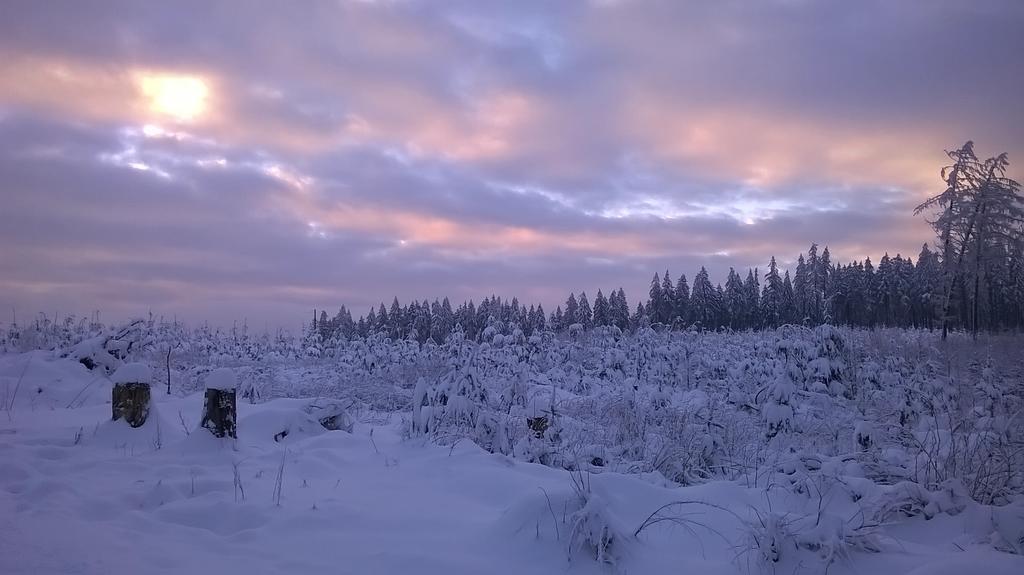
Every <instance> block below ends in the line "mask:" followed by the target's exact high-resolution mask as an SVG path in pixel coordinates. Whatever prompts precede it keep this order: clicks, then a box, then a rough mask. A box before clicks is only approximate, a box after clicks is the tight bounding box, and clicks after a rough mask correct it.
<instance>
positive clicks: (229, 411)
mask: <svg viewBox="0 0 1024 575" xmlns="http://www.w3.org/2000/svg"><path fill="white" fill-rule="evenodd" d="M237 388H238V380H237V379H236V378H235V372H234V371H232V370H230V369H228V368H226V367H222V368H219V369H215V370H213V371H211V372H210V375H208V376H207V377H206V403H205V404H204V405H203V421H202V423H201V424H200V425H202V427H204V428H206V429H208V430H210V433H212V434H213V435H214V436H215V437H230V438H232V439H234V438H235V421H236V417H235V414H236V413H237V410H236V405H235V394H236V390H237Z"/></svg>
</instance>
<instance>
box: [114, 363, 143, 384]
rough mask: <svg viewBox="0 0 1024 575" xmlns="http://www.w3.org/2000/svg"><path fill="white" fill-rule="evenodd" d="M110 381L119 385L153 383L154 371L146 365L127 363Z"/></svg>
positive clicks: (118, 369)
mask: <svg viewBox="0 0 1024 575" xmlns="http://www.w3.org/2000/svg"><path fill="white" fill-rule="evenodd" d="M110 381H111V382H113V383H115V384H117V383H153V370H152V369H151V368H150V367H149V366H148V365H146V364H145V363H139V362H135V363H126V364H124V365H122V366H121V367H119V368H117V371H115V372H114V375H112V376H110Z"/></svg>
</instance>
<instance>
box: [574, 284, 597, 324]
mask: <svg viewBox="0 0 1024 575" xmlns="http://www.w3.org/2000/svg"><path fill="white" fill-rule="evenodd" d="M576 323H578V324H581V325H582V326H583V329H590V328H592V327H594V314H593V312H592V311H591V309H590V302H589V301H588V300H587V292H580V299H579V303H578V305H577V307H576Z"/></svg>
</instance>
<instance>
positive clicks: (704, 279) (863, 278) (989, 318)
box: [305, 141, 1024, 343]
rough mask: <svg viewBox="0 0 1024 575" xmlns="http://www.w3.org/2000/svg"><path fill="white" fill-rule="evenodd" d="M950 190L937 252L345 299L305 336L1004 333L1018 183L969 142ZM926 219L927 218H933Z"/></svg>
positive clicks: (804, 258)
mask: <svg viewBox="0 0 1024 575" xmlns="http://www.w3.org/2000/svg"><path fill="white" fill-rule="evenodd" d="M946 153H947V155H948V156H949V158H950V159H951V161H952V163H951V164H950V165H948V166H945V167H944V168H943V169H942V171H941V175H942V179H943V182H944V183H945V189H944V190H943V191H942V192H941V193H939V194H937V195H936V196H934V197H932V198H929V199H928V200H927V201H925V202H924V203H922V204H921V205H920V206H918V207H917V209H916V210H915V212H914V213H915V215H916V214H922V213H924V214H928V215H929V216H930V218H929V219H928V222H929V224H930V225H931V226H932V227H933V228H934V229H935V232H936V236H937V238H936V249H934V250H933V249H932V248H930V247H929V246H928V244H925V245H924V246H923V247H922V249H921V252H920V253H919V254H918V257H917V261H916V262H914V261H913V260H912V259H911V258H909V257H903V256H902V255H901V254H896V256H895V257H890V256H889V255H888V254H885V255H884V256H882V258H881V259H880V260H879V261H878V264H877V266H876V265H875V264H874V263H873V262H872V261H871V259H870V258H867V259H865V260H864V261H853V262H850V263H847V264H833V263H832V262H831V256H830V254H829V251H828V247H827V246H826V247H825V249H824V250H823V251H822V252H821V253H820V254H819V253H818V246H817V244H812V245H811V246H810V249H809V250H808V251H807V252H806V254H800V255H799V257H798V258H797V261H796V269H795V270H794V273H793V274H792V276H791V275H790V271H789V270H788V269H787V270H785V271H781V270H780V269H779V266H778V264H777V263H776V260H775V258H774V257H772V258H771V260H770V262H769V264H768V267H767V270H766V271H765V274H764V277H763V280H762V278H761V275H760V270H759V269H758V268H753V269H748V270H746V275H745V276H741V275H740V274H739V273H737V272H736V270H735V269H733V268H730V269H729V273H728V276H727V278H726V281H725V285H724V286H723V285H722V284H721V283H719V284H712V282H711V280H710V278H709V276H708V272H707V269H705V268H704V267H701V269H700V271H699V272H697V274H696V275H694V276H693V282H692V286H691V285H690V282H689V281H688V279H687V276H686V275H685V274H683V275H681V276H679V278H678V279H677V280H675V281H673V280H672V276H671V274H670V273H669V272H668V270H666V271H665V273H664V274H663V275H660V276H659V274H657V273H655V274H654V277H653V279H652V280H651V285H650V289H649V290H648V293H647V298H646V300H645V301H640V302H638V303H637V304H636V307H635V308H631V307H630V305H629V303H628V301H627V299H626V293H625V291H624V290H623V289H622V288H621V287H620V288H618V289H614V290H612V291H611V292H610V293H609V295H608V296H605V294H604V292H603V291H602V290H600V289H599V290H598V291H597V295H596V296H595V297H594V300H593V303H591V301H590V298H589V297H588V296H587V293H586V292H581V293H580V294H578V295H577V294H575V293H570V294H569V297H568V298H567V299H566V301H565V304H564V306H563V305H559V306H557V307H556V309H555V310H554V311H551V312H550V313H546V312H545V310H544V307H543V306H542V305H539V304H537V305H530V306H529V307H527V306H525V305H523V304H521V303H520V302H519V300H518V299H517V298H512V299H504V300H503V299H502V298H500V297H497V296H493V295H492V296H491V297H489V298H485V299H484V300H483V301H481V302H480V303H479V304H476V303H474V302H473V301H472V300H470V301H468V302H463V303H462V304H460V305H459V306H458V307H453V306H452V305H451V303H450V301H449V300H448V298H443V299H441V300H438V299H435V300H434V301H433V302H430V301H428V300H424V301H422V302H420V301H416V300H413V301H412V302H410V303H408V304H406V305H402V304H400V303H399V301H398V298H395V299H394V300H393V301H392V303H391V306H390V308H387V307H385V306H384V304H383V303H381V304H380V305H379V306H378V307H377V309H372V308H371V309H370V310H369V312H368V313H366V314H365V315H363V316H360V317H359V318H358V319H353V316H352V314H351V312H350V310H348V309H347V308H345V306H342V307H341V309H340V310H339V311H338V313H337V314H335V315H334V316H333V317H328V315H327V312H326V311H321V312H320V314H319V316H318V315H317V314H316V311H314V314H313V320H312V322H310V323H309V324H307V327H306V329H305V336H306V337H316V338H317V339H320V340H321V341H327V340H330V339H332V338H339V337H343V338H346V339H347V338H352V337H357V336H359V337H366V336H369V335H371V334H375V333H384V334H386V335H387V336H388V337H391V338H392V339H406V338H411V339H416V340H418V341H420V342H421V343H423V342H426V341H427V340H428V339H432V340H434V341H435V342H438V343H440V342H443V341H444V340H445V338H447V336H448V335H449V334H450V333H451V332H452V331H453V330H456V329H461V330H462V331H463V333H464V334H465V336H466V337H469V338H471V339H477V338H478V337H479V336H480V335H481V334H483V333H484V332H485V331H486V330H488V328H490V330H489V333H503V334H512V333H515V332H516V330H518V331H521V332H522V334H523V335H524V336H527V337H528V336H530V335H532V334H534V333H536V332H542V331H552V332H563V331H568V330H588V329H592V328H595V327H614V328H617V329H619V330H622V331H630V330H635V329H637V328H639V327H647V326H653V327H659V326H661V327H664V328H671V329H690V328H694V329H712V330H717V329H732V330H746V329H755V330H756V329H771V328H775V327H778V326H780V325H783V324H805V325H818V324H822V323H833V324H839V325H849V326H856V327H868V328H872V327H878V326H885V327H914V328H927V329H935V328H941V329H942V330H943V335H945V333H946V332H948V330H950V329H965V330H971V331H972V332H973V333H975V334H976V333H977V332H978V331H979V330H1009V329H1020V328H1021V327H1024V198H1022V196H1021V194H1020V185H1019V183H1017V182H1016V181H1014V180H1013V179H1011V178H1008V177H1007V176H1006V170H1007V168H1008V166H1009V160H1008V158H1007V155H1006V154H1005V153H1003V154H1000V155H998V156H995V157H992V158H988V159H986V160H980V159H979V158H978V157H977V156H976V154H975V152H974V144H973V142H970V141H968V142H967V143H965V144H964V145H963V146H961V147H960V148H958V149H955V150H952V151H947V152H946ZM926 217H927V216H926Z"/></svg>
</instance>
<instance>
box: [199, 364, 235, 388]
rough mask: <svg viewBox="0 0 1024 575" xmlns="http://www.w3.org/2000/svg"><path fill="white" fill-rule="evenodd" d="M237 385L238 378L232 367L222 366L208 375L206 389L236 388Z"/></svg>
mask: <svg viewBox="0 0 1024 575" xmlns="http://www.w3.org/2000/svg"><path fill="white" fill-rule="evenodd" d="M237 387H238V378H237V377H235V372H234V370H232V369H229V368H226V367H220V368H217V369H215V370H213V371H211V372H210V375H208V376H206V389H221V390H234V389H236V388H237Z"/></svg>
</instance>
